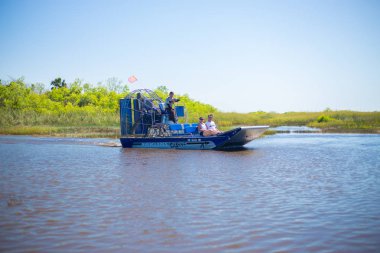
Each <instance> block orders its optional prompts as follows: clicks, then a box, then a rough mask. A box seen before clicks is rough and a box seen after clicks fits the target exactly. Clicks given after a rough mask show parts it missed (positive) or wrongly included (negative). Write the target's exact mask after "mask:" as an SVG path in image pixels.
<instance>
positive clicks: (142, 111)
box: [132, 92, 152, 134]
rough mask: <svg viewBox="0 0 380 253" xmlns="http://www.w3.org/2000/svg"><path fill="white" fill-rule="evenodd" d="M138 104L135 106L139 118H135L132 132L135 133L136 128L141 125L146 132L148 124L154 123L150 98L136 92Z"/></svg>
mask: <svg viewBox="0 0 380 253" xmlns="http://www.w3.org/2000/svg"><path fill="white" fill-rule="evenodd" d="M136 100H137V104H136V107H135V111H136V113H137V112H138V115H139V116H138V118H136V119H135V122H134V124H133V126H132V134H135V132H136V129H137V128H138V127H139V126H141V127H142V131H143V132H145V131H146V130H147V127H146V126H147V125H149V124H152V123H151V121H152V115H151V110H152V108H151V103H150V101H149V100H148V99H146V98H145V97H144V96H143V95H141V93H140V92H139V93H137V94H136Z"/></svg>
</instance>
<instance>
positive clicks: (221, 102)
mask: <svg viewBox="0 0 380 253" xmlns="http://www.w3.org/2000/svg"><path fill="white" fill-rule="evenodd" d="M0 12H1V14H0V58H1V60H0V79H1V80H3V81H10V80H12V79H17V78H20V77H24V80H25V81H26V82H27V83H30V84H31V83H44V84H45V85H46V86H47V87H48V86H49V84H50V82H51V81H52V80H53V79H55V78H56V77H62V78H63V79H65V80H66V82H67V83H70V82H73V81H74V80H75V79H77V78H79V79H81V80H82V81H83V82H88V83H91V84H94V85H95V84H97V83H99V82H105V80H107V79H109V78H114V77H115V78H118V79H119V80H122V81H123V82H124V83H125V84H128V86H129V88H130V90H133V89H140V88H148V89H155V88H156V87H158V86H161V85H165V86H167V87H168V88H169V89H170V90H173V91H174V92H175V93H179V94H188V95H189V96H190V97H191V98H193V99H195V100H198V101H201V102H204V103H208V104H211V105H213V106H215V107H216V108H218V109H219V110H221V111H224V112H254V111H274V112H288V111H322V110H325V109H326V108H330V109H332V110H356V111H380V1H378V0H356V1H350V0H307V1H305V0H260V1H257V0H234V1H232V0H230V1H224V0H191V1H190V0H183V1H182V0H181V1H177V0H172V1H170V0H160V1H154V0H151V1H146V0H134V1H130V0H120V1H117V0H103V1H100V0H78V1H77V0H44V1H43V0H0ZM131 75H135V76H136V77H137V78H138V81H137V82H134V83H132V84H129V83H128V81H127V79H128V77H129V76H131Z"/></svg>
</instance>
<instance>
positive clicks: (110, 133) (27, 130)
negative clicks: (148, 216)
mask: <svg viewBox="0 0 380 253" xmlns="http://www.w3.org/2000/svg"><path fill="white" fill-rule="evenodd" d="M222 129H223V130H228V129H231V127H222ZM320 130H321V131H320V132H316V133H341V134H359V133H361V134H380V129H379V128H364V129H355V128H350V129H345V128H333V127H326V128H321V129H320ZM277 133H289V131H275V130H267V131H266V132H265V133H264V135H273V134H277ZM0 135H31V136H50V137H67V138H114V139H116V138H119V137H120V128H119V127H113V126H111V127H110V126H48V125H43V126H9V127H0Z"/></svg>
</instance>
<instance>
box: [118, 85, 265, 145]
mask: <svg viewBox="0 0 380 253" xmlns="http://www.w3.org/2000/svg"><path fill="white" fill-rule="evenodd" d="M119 103H120V132H121V137H120V142H121V144H122V146H123V148H158V149H190V150H206V149H217V150H224V149H235V148H241V147H243V146H244V145H245V144H247V143H248V142H250V141H252V140H254V139H256V138H258V137H259V136H260V135H262V134H263V133H264V132H265V130H267V129H268V127H269V126H241V127H236V128H234V129H231V130H228V131H225V132H223V133H220V134H217V135H213V136H202V135H200V133H199V132H198V127H197V126H198V123H182V124H178V123H174V122H173V121H170V120H169V115H168V113H167V112H166V110H165V103H164V102H163V101H162V99H161V98H160V97H159V96H158V95H157V94H156V93H155V92H153V91H152V90H149V89H137V90H134V91H132V92H130V93H129V94H128V95H127V96H126V97H125V98H123V99H120V101H119ZM175 110H176V116H177V117H183V118H184V120H182V121H185V122H187V112H186V109H185V107H184V106H181V105H180V106H176V107H175Z"/></svg>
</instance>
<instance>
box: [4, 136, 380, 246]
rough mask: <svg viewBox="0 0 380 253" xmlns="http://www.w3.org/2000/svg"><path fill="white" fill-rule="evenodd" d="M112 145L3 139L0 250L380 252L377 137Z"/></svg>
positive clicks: (379, 146)
mask: <svg viewBox="0 0 380 253" xmlns="http://www.w3.org/2000/svg"><path fill="white" fill-rule="evenodd" d="M108 143H111V144H112V143H117V140H116V141H115V140H104V139H57V138H34V137H12V136H11V137H9V136H3V137H0V252H24V251H30V252H33V251H34V252H68V251H69V252H275V251H282V252H378V251H379V250H380V242H379V240H378V238H380V156H379V154H380V135H325V134H310V135H307V134H299V135H275V136H269V137H265V138H262V139H259V140H256V141H254V142H252V143H250V144H249V145H248V146H247V148H246V149H244V150H241V151H238V152H222V151H176V150H153V149H152V150H149V149H145V150H144V149H122V148H120V147H113V148H109V147H105V146H99V145H98V144H101V145H102V144H108ZM106 146H107V145H106ZM111 146H112V145H111Z"/></svg>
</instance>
